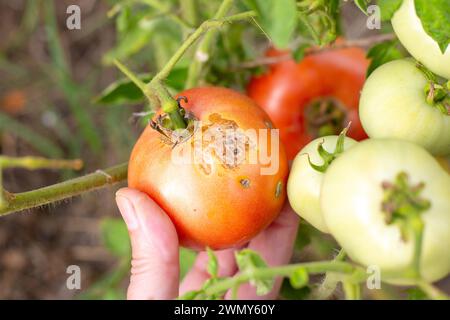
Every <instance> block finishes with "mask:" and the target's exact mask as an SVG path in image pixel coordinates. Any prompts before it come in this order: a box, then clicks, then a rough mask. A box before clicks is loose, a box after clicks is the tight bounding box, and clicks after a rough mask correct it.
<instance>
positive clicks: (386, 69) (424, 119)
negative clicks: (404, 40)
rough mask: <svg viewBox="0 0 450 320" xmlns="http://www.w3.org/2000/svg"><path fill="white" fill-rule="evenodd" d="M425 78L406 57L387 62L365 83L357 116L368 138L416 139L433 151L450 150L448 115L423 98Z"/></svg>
mask: <svg viewBox="0 0 450 320" xmlns="http://www.w3.org/2000/svg"><path fill="white" fill-rule="evenodd" d="M426 85H427V79H426V77H425V75H424V74H423V72H422V71H421V70H419V68H417V67H416V64H415V63H414V62H413V61H412V60H409V59H404V60H395V61H391V62H388V63H386V64H384V65H382V66H381V67H379V68H378V69H376V70H375V71H374V72H373V73H372V74H371V75H370V77H369V78H368V79H367V80H366V83H365V84H364V87H363V90H362V93H361V98H360V104H359V116H360V118H361V123H362V125H363V127H364V130H365V131H366V133H367V134H368V135H369V137H371V138H398V139H402V140H408V141H411V142H414V143H417V144H419V145H421V146H423V147H424V148H426V149H427V150H428V151H430V152H431V153H432V154H434V155H446V154H450V116H449V115H448V114H444V113H442V112H441V111H440V110H439V109H438V108H436V107H434V106H432V105H430V104H428V103H427V101H426V93H425V90H424V89H425V87H426Z"/></svg>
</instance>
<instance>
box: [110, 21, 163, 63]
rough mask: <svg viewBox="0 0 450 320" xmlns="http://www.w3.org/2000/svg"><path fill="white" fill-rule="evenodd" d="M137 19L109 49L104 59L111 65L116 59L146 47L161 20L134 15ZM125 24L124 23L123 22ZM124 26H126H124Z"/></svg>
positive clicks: (123, 57)
mask: <svg viewBox="0 0 450 320" xmlns="http://www.w3.org/2000/svg"><path fill="white" fill-rule="evenodd" d="M133 18H134V19H135V21H133V23H130V25H129V26H128V27H127V30H126V31H123V32H122V33H123V36H122V37H120V39H119V41H118V43H117V45H116V46H115V47H114V48H113V49H112V50H110V51H108V52H107V53H106V54H105V55H104V56H103V59H102V62H103V63H104V64H106V65H111V64H112V63H113V60H114V59H117V60H124V59H125V58H127V57H130V56H132V55H134V54H135V53H137V52H139V51H140V50H141V49H142V48H144V47H145V46H146V45H147V44H148V43H149V41H150V39H151V37H152V36H153V35H154V33H155V31H156V27H157V25H158V22H159V20H158V19H154V20H144V19H139V17H133ZM122 24H123V23H122ZM122 28H125V26H123V27H122Z"/></svg>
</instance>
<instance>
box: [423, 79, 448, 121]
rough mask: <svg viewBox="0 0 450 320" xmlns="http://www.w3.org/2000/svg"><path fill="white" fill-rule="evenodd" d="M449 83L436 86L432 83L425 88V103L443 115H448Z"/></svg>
mask: <svg viewBox="0 0 450 320" xmlns="http://www.w3.org/2000/svg"><path fill="white" fill-rule="evenodd" d="M449 86H450V81H449V82H447V84H445V85H440V84H436V83H434V82H432V81H430V82H429V83H427V85H426V86H425V94H426V96H427V98H426V100H427V103H428V104H429V105H431V106H434V107H436V108H437V109H438V110H439V111H441V112H442V113H443V114H445V115H450V90H449V89H448V87H449Z"/></svg>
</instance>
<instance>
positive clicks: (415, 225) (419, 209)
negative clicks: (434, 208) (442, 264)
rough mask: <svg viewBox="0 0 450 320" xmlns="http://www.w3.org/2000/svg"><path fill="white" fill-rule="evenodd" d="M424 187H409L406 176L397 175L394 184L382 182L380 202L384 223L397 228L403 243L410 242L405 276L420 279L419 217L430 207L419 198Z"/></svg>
mask: <svg viewBox="0 0 450 320" xmlns="http://www.w3.org/2000/svg"><path fill="white" fill-rule="evenodd" d="M424 187H425V184H424V183H423V182H420V183H418V184H417V185H414V186H413V185H411V184H410V183H409V177H408V174H407V173H406V172H400V173H399V174H397V176H396V178H395V181H394V182H389V181H384V182H383V183H382V188H383V190H384V200H383V202H382V203H381V209H382V211H383V212H384V213H385V214H386V216H385V221H386V223H387V224H388V225H392V224H395V225H397V226H398V227H399V228H400V233H401V235H402V239H403V241H409V240H410V239H411V238H412V240H413V241H414V257H413V261H412V263H411V267H410V269H409V270H408V271H407V272H406V275H407V276H410V277H412V278H420V271H419V267H420V255H421V252H422V242H423V241H422V240H423V230H424V222H423V220H422V217H421V216H422V214H423V213H424V212H425V211H426V210H428V209H429V208H430V207H431V203H430V201H429V200H427V199H424V198H422V197H421V195H420V193H421V192H422V190H423V188H424Z"/></svg>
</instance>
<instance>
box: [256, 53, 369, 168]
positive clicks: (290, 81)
mask: <svg viewBox="0 0 450 320" xmlns="http://www.w3.org/2000/svg"><path fill="white" fill-rule="evenodd" d="M281 54H286V52H280V51H277V50H269V51H268V53H267V55H268V56H278V55H281ZM368 64H369V62H368V60H367V59H366V58H365V52H364V51H363V50H362V49H360V48H345V49H336V50H328V51H323V52H320V53H316V54H310V55H308V56H306V57H305V58H304V59H303V60H302V61H301V62H300V63H297V62H295V60H293V59H290V60H286V61H282V62H279V63H276V64H274V65H272V66H271V67H270V68H269V70H268V72H267V73H265V74H263V75H261V76H256V77H254V78H252V79H251V81H250V83H249V85H248V88H247V91H248V95H249V96H250V97H251V98H252V99H253V100H254V101H255V102H256V103H257V104H258V105H259V106H261V107H262V108H263V109H264V110H265V111H266V112H267V113H268V114H269V116H270V118H271V119H272V121H273V122H274V124H275V126H276V127H278V128H279V129H280V131H281V133H280V135H281V140H282V141H283V142H284V144H285V146H286V152H287V155H288V158H289V160H292V159H293V158H294V157H295V155H296V154H297V153H298V152H299V151H300V150H301V148H302V147H303V146H305V145H306V144H307V143H308V142H310V141H311V140H313V139H314V138H317V137H318V136H322V135H330V134H339V132H340V131H341V130H342V129H343V127H345V126H346V125H347V124H348V122H349V121H352V125H351V127H350V130H349V132H348V136H349V137H351V138H353V139H356V140H362V139H365V138H367V135H366V133H365V132H364V129H363V128H362V126H361V122H360V120H359V117H358V104H359V95H360V91H361V89H362V86H363V83H364V80H365V75H366V69H367V67H368Z"/></svg>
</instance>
